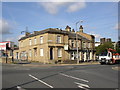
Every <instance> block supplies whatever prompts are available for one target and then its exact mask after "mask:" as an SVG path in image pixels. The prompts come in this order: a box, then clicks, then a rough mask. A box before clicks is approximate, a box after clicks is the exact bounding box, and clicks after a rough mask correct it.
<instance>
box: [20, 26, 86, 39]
mask: <svg viewBox="0 0 120 90" xmlns="http://www.w3.org/2000/svg"><path fill="white" fill-rule="evenodd" d="M45 33H55V34H64V35H68V37H69V38H76V33H75V32H70V31H66V30H61V29H58V28H48V29H45V30H41V31H34V33H33V34H30V35H27V36H24V37H22V38H21V39H19V41H21V40H24V39H26V38H29V37H34V36H37V35H41V34H45ZM78 39H82V40H87V41H88V39H87V38H85V37H83V36H81V35H79V34H78Z"/></svg>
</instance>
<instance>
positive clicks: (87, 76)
mask: <svg viewBox="0 0 120 90" xmlns="http://www.w3.org/2000/svg"><path fill="white" fill-rule="evenodd" d="M115 67H117V65H99V64H97V65H67V66H45V67H41V66H37V67H32V66H22V65H9V64H3V66H2V69H3V72H2V79H3V80H2V86H3V88H5V89H7V90H13V89H16V90H28V89H31V90H33V89H38V88H82V89H83V90H90V88H109V89H110V88H114V89H113V90H118V89H116V88H118V79H119V78H118V74H119V73H118V72H119V71H118V70H116V69H114V68H115ZM107 90H108V89H107Z"/></svg>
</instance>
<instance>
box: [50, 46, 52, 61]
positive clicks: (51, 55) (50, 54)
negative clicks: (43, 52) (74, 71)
mask: <svg viewBox="0 0 120 90" xmlns="http://www.w3.org/2000/svg"><path fill="white" fill-rule="evenodd" d="M50 60H53V48H50Z"/></svg>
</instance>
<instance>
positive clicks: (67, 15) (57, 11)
mask: <svg viewBox="0 0 120 90" xmlns="http://www.w3.org/2000/svg"><path fill="white" fill-rule="evenodd" d="M73 1H74V0H73ZM81 20H82V21H83V22H82V23H81V22H80V23H78V25H77V30H79V26H80V25H81V24H82V25H83V28H84V32H85V33H88V34H92V35H94V36H95V41H99V40H100V38H103V37H105V38H111V39H112V41H118V29H119V27H118V25H119V23H118V3H117V2H2V19H0V24H2V31H1V32H0V34H1V33H2V40H3V41H14V42H15V44H17V43H18V39H19V38H21V37H22V36H24V34H25V33H22V34H21V31H25V30H26V27H28V31H29V32H30V33H33V31H40V30H44V29H47V28H60V29H63V30H64V29H65V27H66V26H67V25H69V26H70V27H71V28H72V29H73V28H74V29H75V30H76V22H78V21H81Z"/></svg>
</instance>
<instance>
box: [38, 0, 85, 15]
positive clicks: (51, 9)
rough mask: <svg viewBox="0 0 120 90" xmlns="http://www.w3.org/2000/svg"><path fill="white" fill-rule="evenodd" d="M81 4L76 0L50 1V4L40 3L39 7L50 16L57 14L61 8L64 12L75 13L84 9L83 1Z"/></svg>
mask: <svg viewBox="0 0 120 90" xmlns="http://www.w3.org/2000/svg"><path fill="white" fill-rule="evenodd" d="M82 1H83V2H78V0H70V1H69V0H67V1H64V0H57V1H56V2H55V1H54V0H50V2H40V3H39V5H41V6H42V7H43V8H44V9H45V10H46V11H47V12H48V13H50V14H57V13H58V12H59V10H60V9H61V8H63V7H64V9H65V11H67V12H76V11H78V10H80V9H82V8H85V6H86V3H85V2H84V0H82Z"/></svg>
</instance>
